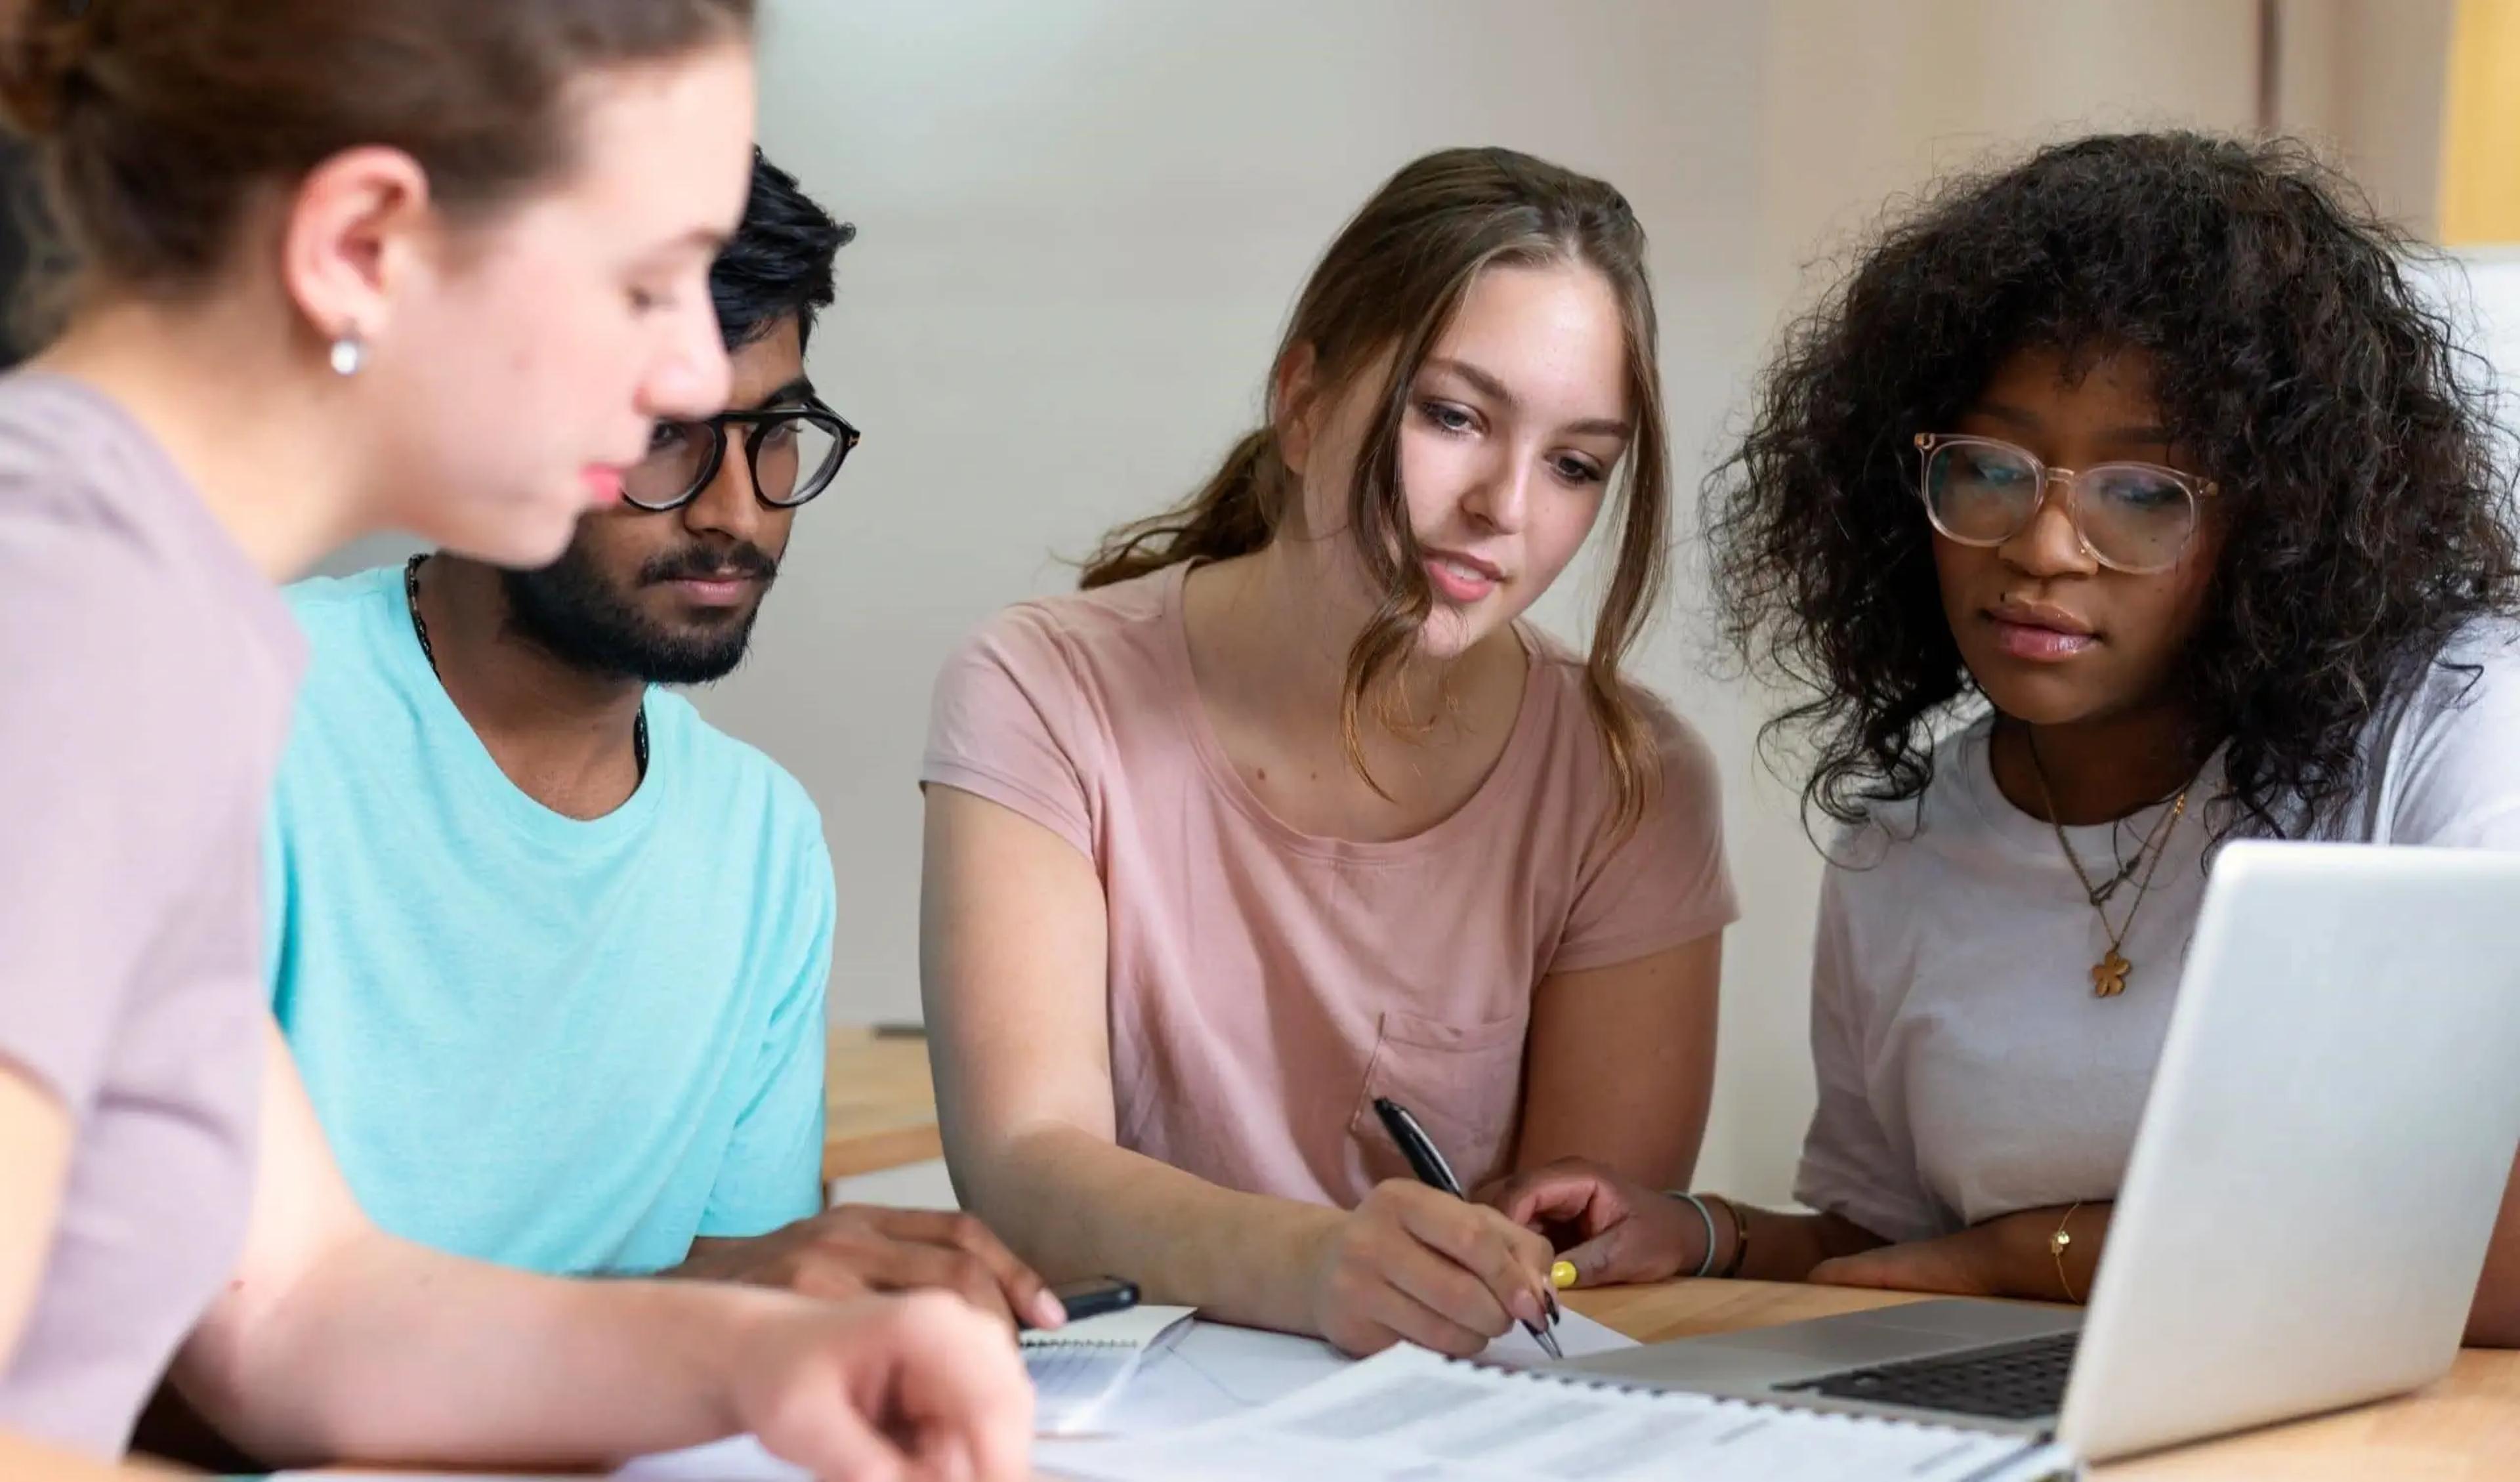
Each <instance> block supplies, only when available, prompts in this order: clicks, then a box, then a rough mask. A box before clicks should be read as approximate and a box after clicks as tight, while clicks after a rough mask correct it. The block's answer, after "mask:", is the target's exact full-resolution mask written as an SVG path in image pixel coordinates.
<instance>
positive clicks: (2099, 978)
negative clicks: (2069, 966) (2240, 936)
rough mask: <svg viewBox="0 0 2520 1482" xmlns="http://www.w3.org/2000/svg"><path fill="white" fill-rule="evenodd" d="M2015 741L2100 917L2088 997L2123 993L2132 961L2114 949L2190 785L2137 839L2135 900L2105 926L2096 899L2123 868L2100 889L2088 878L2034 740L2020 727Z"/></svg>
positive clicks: (2130, 923)
mask: <svg viewBox="0 0 2520 1482" xmlns="http://www.w3.org/2000/svg"><path fill="white" fill-rule="evenodd" d="M2021 740H2022V743H2023V744H2024V745H2025V746H2026V747H2028V749H2029V751H2030V775H2031V776H2032V777H2035V778H2037V779H2038V780H2039V800H2040V802H2041V803H2043V804H2045V805H2046V807H2047V809H2048V828H2050V829H2053V830H2055V831H2056V843H2057V845H2058V846H2059V847H2061V848H2062V849H2063V850H2064V851H2065V863H2066V864H2068V865H2071V866H2073V867H2074V878H2076V879H2078V880H2081V881H2082V882H2083V895H2084V898H2085V899H2087V900H2089V901H2090V902H2091V906H2092V914H2093V916H2096V917H2098V918H2099V919H2100V930H2101V931H2102V932H2103V933H2105V934H2106V935H2107V937H2108V939H2109V951H2108V955H2107V956H2106V957H2103V958H2101V959H2100V960H2099V961H2098V962H2096V963H2093V965H2092V997H2093V998H2097V999H2113V998H2116V997H2117V996H2118V995H2119V994H2121V993H2124V992H2126V986H2127V976H2128V974H2130V973H2132V972H2134V971H2135V965H2134V964H2133V963H2130V962H2128V961H2127V960H2126V956H2125V954H2124V953H2123V952H2121V951H2120V950H2119V949H2121V948H2123V947H2124V946H2125V945H2126V939H2127V933H2128V932H2130V931H2132V930H2134V929H2135V914H2136V913H2137V912H2138V911H2141V910H2142V909H2143V898H2144V897H2145V896H2146V895H2149V894H2151V893H2152V876H2153V874H2154V872H2156V871H2158V870H2159V869H2160V868H2161V862H2162V860H2163V859H2164V858H2165V857H2167V856H2168V855H2169V853H2170V834H2171V831H2172V830H2174V829H2177V828H2178V827H2179V820H2180V818H2181V817H2182V816H2183V815H2184V814H2185V813H2186V812H2187V792H2188V788H2189V787H2193V786H2195V784H2194V783H2192V782H2191V783H2189V784H2188V785H2187V786H2186V787H2182V788H2180V789H2179V796H2178V797H2177V798H2175V799H2173V800H2172V802H2171V804H2170V811H2169V812H2168V813H2165V814H2163V815H2162V817H2161V822H2159V823H2157V824H2155V825H2153V826H2152V832H2150V833H2149V834H2146V835H2145V836H2144V840H2143V843H2142V844H2141V845H2140V846H2139V847H2138V849H2137V850H2136V856H2135V857H2136V858H2137V859H2138V860H2141V859H2142V858H2143V857H2144V856H2145V855H2147V854H2149V855H2151V856H2152V862H2151V863H2150V864H2148V865H2146V866H2145V867H2144V871H2143V878H2142V879H2141V880H2140V881H2138V883H2137V885H2136V889H2135V904H2134V905H2131V906H2129V907H2127V914H2126V915H2125V916H2124V917H2123V918H2121V919H2120V920H2119V921H2118V923H2117V924H2116V925H2115V926H2111V925H2110V924H2109V913H2108V911H2107V909H2106V908H2105V907H2104V906H2103V905H2102V904H2101V902H2103V901H2104V900H2106V899H2107V898H2108V894H2109V892H2113V891H2115V890H2116V889H2117V887H2118V885H2119V884H2120V883H2121V882H2123V881H2124V880H2125V878H2126V872H2125V871H2121V872H2120V873H2119V875H2118V877H2117V879H2114V880H2111V881H2110V882H2109V890H2108V891H2102V890H2101V889H2100V888H2099V887H2098V886H2095V885H2093V883H2092V876H2091V872H2089V871H2087V870H2085V869H2084V868H2083V857H2082V856H2081V855H2079V854H2076V853H2075V852H2074V841H2073V840H2072V839H2070V838H2067V837H2066V836H2065V826H2064V824H2062V823H2061V822H2059V821H2058V820H2057V817H2056V794H2055V793H2054V792H2052V791H2050V790H2049V788H2048V765H2047V763H2045V762H2043V761H2041V760H2040V759H2039V739H2038V737H2037V736H2035V735H2034V734H2032V733H2031V732H2030V731H2029V730H2028V729H2027V728H2024V729H2023V731H2022V733H2021ZM2131 868H2132V867H2130V869H2131Z"/></svg>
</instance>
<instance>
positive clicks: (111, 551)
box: [0, 374, 304, 1456]
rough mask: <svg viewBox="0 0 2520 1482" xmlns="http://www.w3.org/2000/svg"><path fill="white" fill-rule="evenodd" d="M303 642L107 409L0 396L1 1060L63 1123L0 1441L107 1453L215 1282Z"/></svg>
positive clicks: (58, 385) (2, 1387)
mask: <svg viewBox="0 0 2520 1482" xmlns="http://www.w3.org/2000/svg"><path fill="white" fill-rule="evenodd" d="M303 663H304V643H303V641H302V640H301V639H300V638H299V637H298V634H297V630H296V627H295V625H294V624H293V622H292V621H291V619H290V616H289V610H288V608H287V606H284V605H283V604H282V602H281V600H280V597H279V594H278V593H277V592H275V591H274V590H273V589H272V586H271V583H270V582H269V581H268V580H267V579H265V577H264V576H263V574H262V572H261V571H259V570H258V569H256V568H255V567H254V565H253V564H252V563H251V562H250V561H248V559H247V557H246V555H245V553H244V552H243V551H242V550H240V549H239V548H238V547H237V545H236V544H235V542H234V541H233V540H231V539H230V538H229V536H228V534H227V532H226V530H225V528H224V527H222V526H221V525H220V524H219V523H218V522H217V521H216V520H215V519H213V518H212V517H211V516H210V513H209V511H208V510H207V508H206V507H204V506H203V503H202V500H201V497H200V496H199V495H198V494H197V493H196V492H195V491H194V489H193V487H192V486H191V485H190V484H189V483H188V482H187V481H186V479H185V478H184V475H183V474H182V473H181V472H178V471H177V470H176V468H175V466H174V465H173V464H172V463H171V462H169V461H168V459H167V457H166V455H165V454H164V453H163V452H162V451H161V450H160V449H159V448H158V446H157V444H156V443H155V442H154V441H153V440H152V439H151V438H150V436H149V435H148V433H147V432H145V431H144V430H142V428H141V427H139V425H138V424H136V423H134V422H133V421H132V420H131V419H130V418H129V417H128V416H126V415H124V414H123V413H122V412H121V411H120V410H119V409H118V408H117V407H116V406H115V405H114V404H113V403H112V402H111V401H108V400H107V399H106V398H104V397H103V396H101V395H100V394H98V393H96V392H95V391H92V390H90V389H88V388H86V387H85V386H84V385H82V384H80V383H78V382H71V381H68V380H65V379H63V378H59V377H51V376H38V375H24V374H22V375H17V376H11V377H7V378H0V1062H6V1063H8V1064H10V1065H11V1066H13V1067H14V1068H15V1069H16V1070H17V1071H19V1072H20V1073H22V1074H24V1075H26V1076H30V1077H31V1078H32V1079H33V1080H34V1081H35V1082H36V1083H37V1084H38V1085H40V1086H42V1087H44V1088H46V1089H47V1090H49V1091H50V1092H51V1093H52V1094H53V1095H54V1096H56V1097H58V1098H59V1099H60V1100H61V1101H62V1103H63V1104H64V1105H65V1106H66V1107H67V1109H68V1111H69V1114H70V1116H71V1118H72V1120H73V1123H74V1127H75V1131H74V1137H73V1145H72V1151H71V1160H70V1166H69V1173H68V1181H67V1188H66V1190H65V1191H64V1197H63V1202H62V1206H61V1211H60V1217H59V1219H58V1221H57V1223H56V1224H55V1226H54V1230H53V1241H52V1248H51V1252H50V1254H49V1256H48V1258H47V1259H46V1262H45V1266H44V1271H43V1275H42V1278H41V1280H40V1282H39V1284H38V1287H37V1290H36V1295H35V1300H34V1305H33V1309H32V1311H31V1312H30V1314H29V1315H28V1318H27V1321H26V1325H25V1327H24V1329H23V1331H22V1333H21V1334H20V1336H19V1339H18V1342H17V1346H16V1349H15V1351H14V1352H0V1428H5V1429H8V1430H12V1431H16V1432H19V1433H22V1434H26V1435H31V1436H36V1437H41V1438H44V1439H48V1440H51V1441H54V1442H57V1443H60V1444H64V1445H67V1446H70V1447H73V1448H77V1449H80V1450H85V1451H89V1452H93V1453H97V1454H100V1455H105V1456H112V1455H117V1454H119V1453H120V1452H121V1451H122V1450H123V1448H124V1447H125V1446H126V1445H127V1444H128V1442H129V1437H130V1432H131V1425H132V1421H133V1419H134V1417H135V1416H136V1415H138V1414H139V1411H140V1407H141V1405H142V1404H143V1402H145V1401H146V1400H147V1398H148V1396H149V1393H150V1391H151V1389H152V1387H153V1386H154V1385H155V1384H156V1382H157V1380H158V1375H159V1374H160V1373H161V1372H162V1371H163V1370H164V1369H165V1367H166V1364H167V1361H168V1360H169V1358H170V1357H171V1356H172V1355H173V1353H174V1350H175V1348H176V1345H177V1344H178V1343H180V1342H181V1341H182V1339H183V1337H184V1335H185V1334H186V1333H187V1332H188V1331H190V1330H191V1328H192V1327H193V1325H195V1324H196V1323H197V1322H199V1321H200V1319H201V1316H202V1314H203V1311H204V1310H205V1309H206V1308H207V1306H208V1304H209V1302H210V1300H211V1298H212V1296H213V1295H214V1294H215V1293H216V1291H217V1289H218V1287H219V1284H220V1283H221V1282H222V1281H223V1280H226V1278H227V1276H228V1273H229V1272H230V1271H231V1270H232V1269H233V1268H234V1266H235V1263H236V1259H237V1255H238V1251H239V1249H240V1247H241V1246H242V1244H243V1241H244V1235H245V1228H246V1217H247V1211H248V1206H249V1203H250V1200H251V1196H252V1185H253V1172H254V1167H253V1154H254V1140H255V1135H256V1123H257V1112H258V1097H259V1094H260V1086H261V1077H262V1066H263V1056H264V1054H265V1050H264V1042H263V1039H262V1024H263V1021H264V1017H265V1009H264V1002H263V994H262V973H261V970H260V956H261V933H262V915H261V906H260V892H261V881H262V868H261V852H260V851H261V838H262V818H263V812H264V809H265V807H266V806H267V801H268V793H269V791H270V786H271V778H272V773H273V771H274V769H275V768H276V767H277V766H278V763H279V758H280V751H281V745H282V742H283V741H284V739H285V737H286V734H287V730H288V725H289V713H290V702H291V696H292V695H293V692H294V689H295V686H296V682H297V677H298V673H299V671H300V670H301V668H302V667H303Z"/></svg>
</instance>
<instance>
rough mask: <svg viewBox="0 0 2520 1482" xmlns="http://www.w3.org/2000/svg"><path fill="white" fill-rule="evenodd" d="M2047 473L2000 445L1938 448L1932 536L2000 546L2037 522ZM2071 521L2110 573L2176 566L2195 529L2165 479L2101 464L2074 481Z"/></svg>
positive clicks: (1930, 474)
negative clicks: (2117, 568)
mask: <svg viewBox="0 0 2520 1482" xmlns="http://www.w3.org/2000/svg"><path fill="white" fill-rule="evenodd" d="M2046 479H2047V471H2046V470H2045V469H2044V468H2042V467H2041V466H2040V465H2039V463H2038V462H2037V461H2036V460H2034V459H2032V458H2031V457H2030V455H2029V454H2027V453H2024V452H2022V451H2021V450H2020V449H2018V448H2012V447H2007V446H2005V445H2003V444H2002V443H1995V442H1978V441H1968V440H1963V441H1958V442H1947V443H1942V444H1939V445H1937V446H1936V447H1935V448H1934V449H1933V451H1932V452H1930V453H1929V454H1927V455H1926V459H1925V508H1926V512H1927V513H1928V514H1929V515H1930V516H1932V517H1933V521H1934V526H1935V528H1937V529H1939V530H1941V531H1942V532H1943V533H1944V534H1945V535H1948V536H1950V537H1951V538H1952V539H1954V540H1957V541H1959V542H1961V543H1962V544H1964V545H1976V546H1992V545H2001V544H2002V543H2003V542H2004V541H2007V540H2010V539H2011V538H2012V537H2013V536H2014V535H2016V534H2018V533H2019V532H2020V531H2021V529H2022V528H2023V527H2024V526H2026V525H2028V524H2029V523H2030V520H2031V517H2032V516H2035V515H2036V514H2038V512H2039V504H2040V499H2041V495H2042V492H2043V490H2044V488H2045V484H2046ZM2074 494H2075V500H2074V506H2075V519H2076V523H2077V525H2078V527H2079V528H2080V529H2081V531H2082V536H2083V539H2084V541H2085V542H2086V543H2088V544H2089V545H2090V546H2091V548H2092V550H2093V554H2095V555H2097V556H2098V557H2099V558H2100V560H2102V561H2106V562H2108V563H2109V564H2111V565H2114V566H2121V567H2125V568H2127V569H2130V570H2136V571H2157V570H2162V569H2165V568H2167V567H2169V566H2171V565H2173V564H2176V563H2177V561H2178V560H2179V556H2180V553H2181V552H2182V551H2183V550H2184V549H2185V548H2186V545H2187V540H2188V537H2189V536H2190V535H2192V534H2193V533H2194V532H2195V529H2196V500H2195V496H2193V495H2192V494H2190V493H2189V492H2188V490H2187V488H2186V486H2185V485H2183V484H2182V483H2180V482H2179V481H2178V480H2177V479H2175V478H2172V477H2171V476H2169V474H2167V473H2165V472H2159V471H2156V470H2152V469H2147V468H2142V467H2139V466H2137V465H2134V464H2103V465H2101V466H2099V467H2098V468H2095V469H2092V470H2090V471H2088V472H2084V473H2083V474H2081V475H2080V477H2079V478H2078V480H2077V482H2076V484H2075V489H2074Z"/></svg>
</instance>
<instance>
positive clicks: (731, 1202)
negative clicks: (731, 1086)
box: [697, 823, 838, 1239]
mask: <svg viewBox="0 0 2520 1482" xmlns="http://www.w3.org/2000/svg"><path fill="white" fill-rule="evenodd" d="M809 837H810V839H811V842H810V844H809V845H808V846H807V847H806V849H805V850H804V851H803V852H804V854H805V859H804V861H803V862H802V864H801V865H800V867H799V871H798V875H799V879H800V884H799V887H798V890H797V894H798V896H799V903H798V906H797V908H796V909H795V910H794V911H792V912H790V913H788V914H787V921H784V922H781V923H780V929H782V930H783V931H785V932H787V933H788V934H789V935H790V939H792V940H796V941H799V942H801V943H802V944H803V946H804V951H803V953H802V961H801V962H799V963H798V965H797V966H796V968H795V971H794V972H793V974H792V975H791V976H790V977H789V978H788V979H787V983H786V985H785V987H784V990H783V991H782V992H781V993H780V995H779V998H778V1001H777V1002H776V1003H775V1004H774V1005H773V1006H772V1008H771V1011H770V1015H769V1019H768V1022H767V1025H766V1027H765V1028H764V1030H763V1033H762V1039H761V1045H760V1048H759V1052H758V1056H757V1060H756V1066H757V1068H756V1070H755V1072H754V1074H753V1076H752V1078H751V1081H750V1084H749V1086H748V1088H747V1095H746V1099H745V1101H744V1105H743V1109H742V1111H741V1112H739V1113H737V1115H736V1121H735V1133H734V1136H733V1137H731V1138H730V1139H728V1142H727V1149H726V1160H725V1161H724V1162H723V1163H721V1164H720V1165H719V1166H718V1175H717V1182H716V1183H715V1184H714V1185H712V1186H711V1187H710V1189H709V1198H708V1208H707V1209H706V1211H705V1212H703V1213H702V1215H701V1216H700V1226H699V1230H698V1232H697V1234H699V1235H702V1236H705V1237H709V1238H715V1239H748V1238H750V1237H751V1236H754V1235H768V1234H769V1233H770V1232H772V1231H774V1230H777V1229H778V1228H780V1227H781V1226H783V1225H787V1224H791V1223H793V1222H795V1221H797V1220H801V1219H805V1218H807V1217H809V1216H811V1215H813V1214H816V1213H818V1212H820V1211H821V1209H822V1207H823V1119H824V1112H825V1102H824V1099H823V1057H824V1053H825V1047H826V1044H827V1041H828V1037H829V1026H828V1025H827V1024H826V1022H825V1019H824V1008H823V1001H824V994H825V990H826V988H827V986H828V985H829V983H830V981H831V976H832V921H833V920H834V919H835V918H836V916H837V914H838V906H837V900H836V894H835V892H834V890H833V887H832V856H831V851H830V849H829V848H828V847H827V846H826V845H825V844H824V842H823V837H822V830H821V827H820V825H819V823H817V824H816V825H815V826H814V828H813V829H812V831H811V833H810V835H809Z"/></svg>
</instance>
